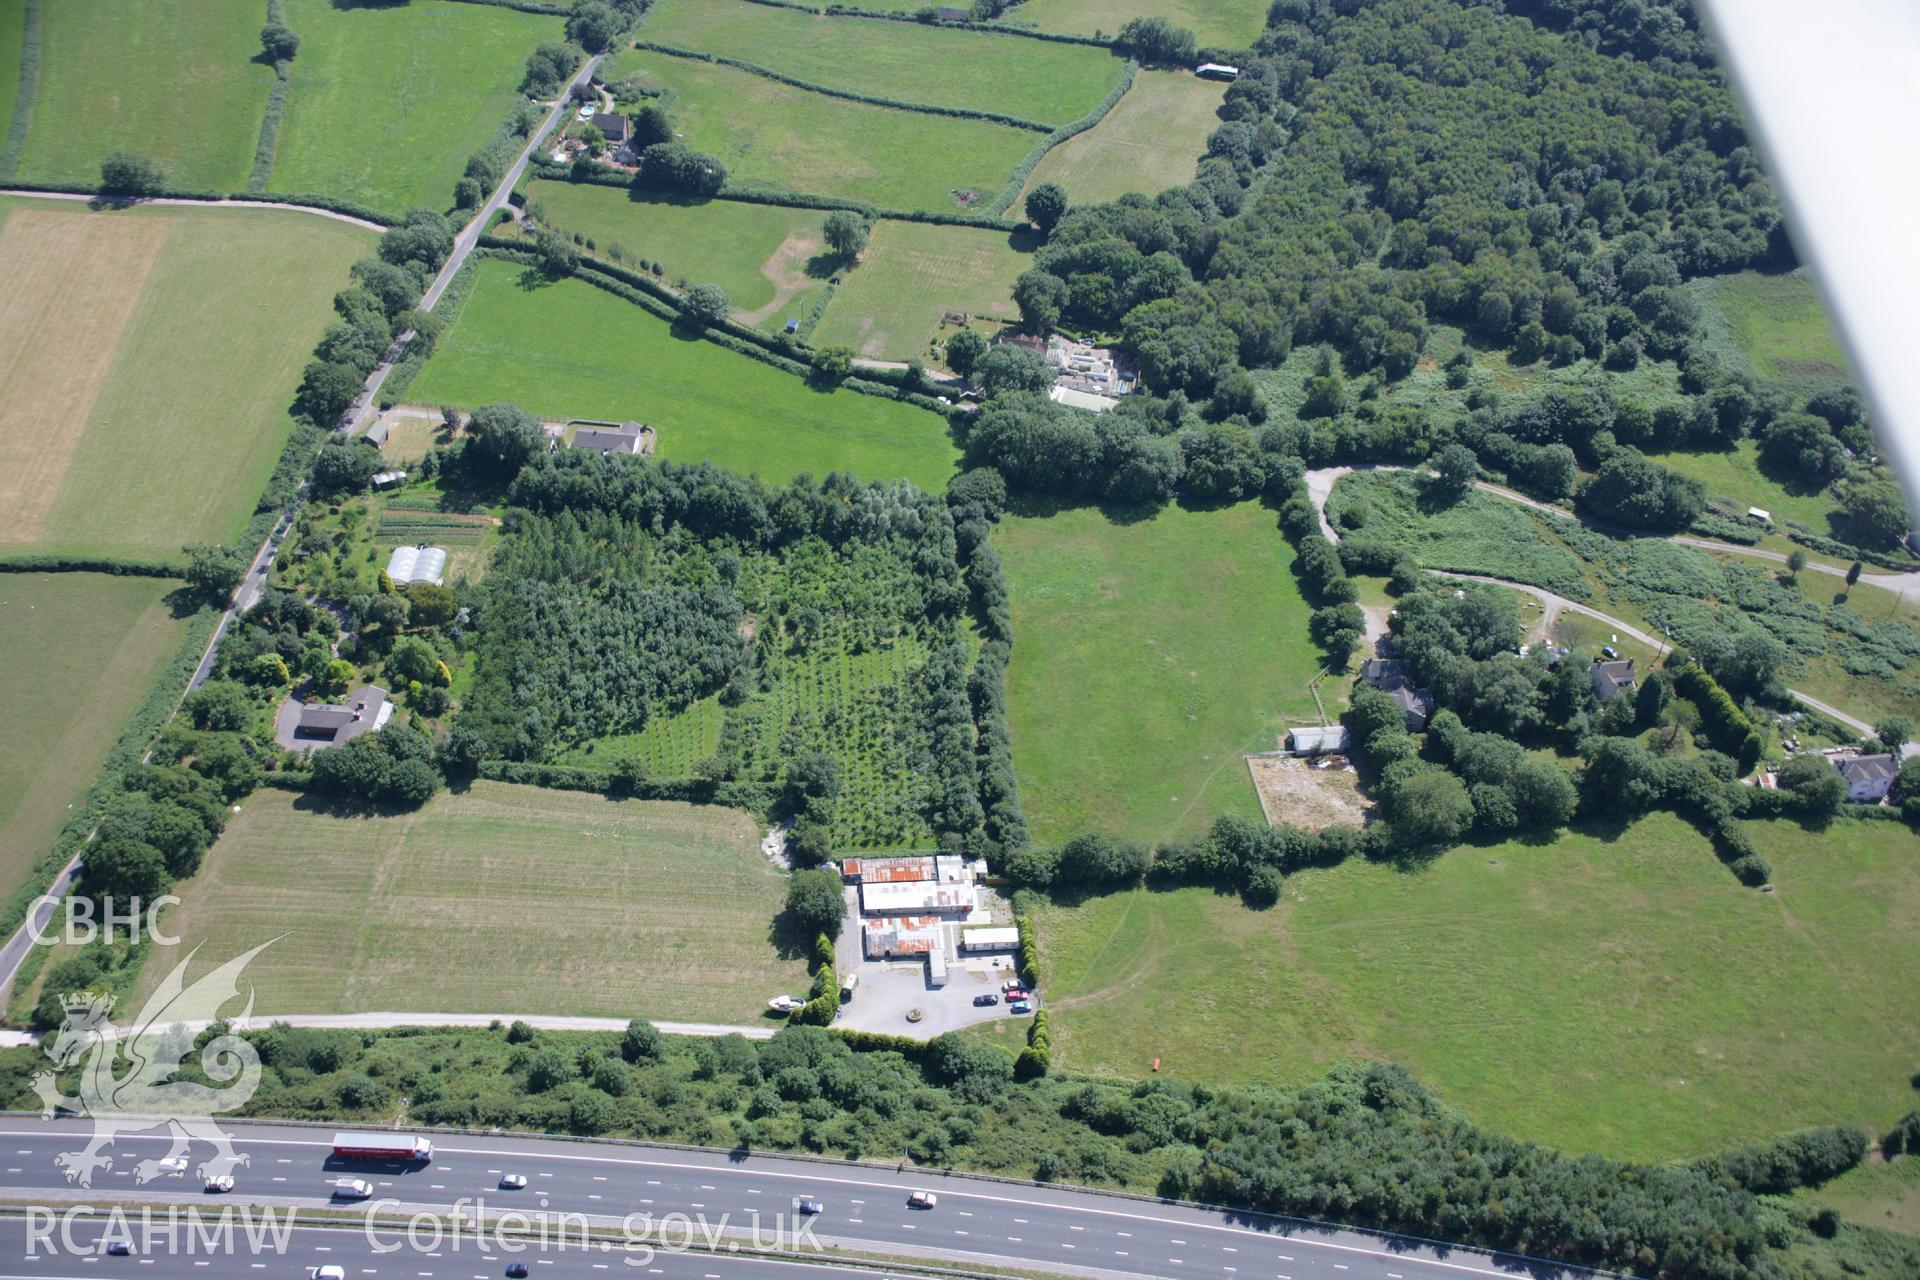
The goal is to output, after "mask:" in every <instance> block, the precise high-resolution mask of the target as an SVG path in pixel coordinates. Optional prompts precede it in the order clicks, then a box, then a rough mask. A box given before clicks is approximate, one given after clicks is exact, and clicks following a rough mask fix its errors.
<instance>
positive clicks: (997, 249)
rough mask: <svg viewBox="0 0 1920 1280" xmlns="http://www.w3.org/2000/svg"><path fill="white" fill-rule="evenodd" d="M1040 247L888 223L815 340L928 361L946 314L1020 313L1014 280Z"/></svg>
mask: <svg viewBox="0 0 1920 1280" xmlns="http://www.w3.org/2000/svg"><path fill="white" fill-rule="evenodd" d="M1034 247H1035V245H1034V244H1033V242H1032V241H1031V240H1030V238H1029V237H1027V236H1025V235H1019V234H1016V235H1013V236H1009V235H1007V234H1006V233H1005V232H1000V231H982V230H978V229H976V228H973V227H938V226H932V225H929V224H926V223H920V222H883V223H881V224H880V225H879V226H877V227H875V228H874V230H873V238H872V241H871V242H870V243H869V244H868V245H867V248H866V251H865V252H864V253H862V254H861V255H860V265H859V266H858V267H857V268H856V269H855V270H854V271H852V272H851V273H849V274H848V276H847V278H846V281H845V282H844V283H843V284H841V286H840V288H839V289H838V290H837V291H836V292H835V293H834V295H833V301H832V302H830V303H828V304H827V311H826V314H825V315H823V316H822V317H821V318H820V325H819V327H818V328H817V329H815V330H814V333H813V341H814V342H815V343H816V344H818V345H823V346H825V345H834V344H840V345H844V346H849V347H852V348H854V349H855V350H856V351H858V352H859V353H860V354H861V355H863V356H871V357H874V358H876V359H886V360H905V359H908V358H909V357H913V356H918V357H920V358H921V359H922V360H926V359H928V352H927V343H928V340H929V339H931V338H932V337H933V336H934V335H935V334H936V333H937V332H938V330H939V329H940V327H941V326H940V321H941V317H942V316H943V315H944V314H945V313H946V312H949V311H962V312H966V313H968V314H969V315H972V316H976V317H990V318H992V319H994V320H1009V321H1011V320H1018V319H1019V318H1020V309H1019V308H1018V307H1016V306H1014V305H1013V282H1014V279H1015V277H1017V276H1018V275H1019V274H1020V273H1021V272H1022V271H1025V270H1026V269H1027V265H1028V263H1029V261H1030V259H1031V255H1032V253H1033V250H1034Z"/></svg>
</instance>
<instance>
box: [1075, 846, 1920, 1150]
mask: <svg viewBox="0 0 1920 1280" xmlns="http://www.w3.org/2000/svg"><path fill="white" fill-rule="evenodd" d="M1749 826H1750V829H1751V830H1752V832H1753V835H1754V838H1755V839H1756V840H1757V841H1758V842H1759V844H1760V846H1761V848H1762V849H1763V850H1764V851H1765V852H1766V855H1767V857H1768V858H1769V859H1770V860H1771V861H1772V863H1773V869H1774V874H1773V881H1774V883H1775V884H1776V885H1777V886H1778V892H1777V893H1772V894H1760V893H1755V892H1754V891H1752V890H1751V889H1744V888H1742V887H1741V886H1740V884H1739V883H1738V882H1737V881H1735V880H1734V878H1733V877H1732V876H1730V875H1728V874H1727V872H1726V869H1725V868H1724V867H1722V866H1721V865H1720V864H1719V862H1718V861H1717V860H1716V859H1715V858H1714V856H1713V852H1712V850H1711V849H1710V848H1709V847H1708V845H1707V842H1706V841H1705V840H1704V839H1703V838H1701V837H1700V836H1698V835H1697V834H1695V833H1694V831H1693V830H1692V829H1691V828H1690V827H1688V826H1686V825H1685V824H1684V823H1682V822H1681V821H1680V820H1679V819H1677V818H1674V817H1672V816H1669V815H1658V816H1654V817H1650V818H1647V819H1645V820H1643V821H1641V822H1640V823H1638V824H1636V825H1635V826H1633V827H1632V828H1630V829H1629V830H1627V831H1626V832H1625V833H1623V834H1622V835H1621V836H1620V837H1619V838H1617V839H1612V840H1605V839H1600V838H1596V837H1595V836H1593V835H1590V834H1578V833H1576V834H1568V835H1564V836H1562V837H1561V838H1560V839H1558V840H1556V841H1554V842H1552V843H1550V844H1544V845H1533V844H1526V843H1521V842H1515V843H1509V844H1500V845H1493V846H1488V847H1477V848H1476V847H1468V848H1463V849H1458V850H1455V851H1454V852H1452V853H1449V854H1447V855H1446V856H1444V857H1442V858H1440V859H1437V860H1436V861H1434V862H1433V863H1431V864H1430V865H1428V866H1426V867H1424V868H1421V869H1419V870H1415V871H1406V870H1396V869H1393V868H1390V867H1388V866H1386V865H1382V864H1374V863H1365V862H1352V863H1348V864H1346V865H1343V866H1340V867H1337V868H1333V869H1331V870H1321V871H1309V872H1304V873H1301V874H1299V875H1296V876H1294V877H1292V878H1291V879H1290V880H1289V881H1288V885H1287V890H1286V894H1285V896H1284V898H1283V899H1282V901H1281V903H1280V905H1279V906H1278V907H1276V908H1274V909H1273V910H1271V911H1264V912H1254V911H1249V910H1248V909H1247V908H1245V907H1244V906H1242V905H1241V904H1240V902H1239V901H1238V900H1237V899H1235V898H1231V897H1223V896H1220V895H1217V894H1215V893H1213V892H1212V891H1211V890H1207V889H1184V890H1180V891H1177V892H1172V893H1155V892H1150V891H1145V890H1142V891H1138V892H1135V893H1130V894H1124V895H1119V896H1115V897H1109V898H1103V899H1098V900H1095V901H1093V902H1091V903H1088V904H1087V905H1085V906H1082V907H1077V908H1073V909H1070V910H1069V909H1063V908H1048V909H1046V910H1045V911H1044V913H1043V915H1042V917H1041V928H1042V946H1043V954H1044V956H1045V961H1046V964H1047V966H1048V970H1049V972H1051V973H1052V974H1053V975H1054V977H1053V978H1052V981H1051V984H1050V990H1049V991H1048V995H1049V1004H1050V1007H1051V1008H1052V1009H1053V1011H1054V1045H1055V1054H1056V1056H1057V1060H1058V1061H1059V1062H1060V1063H1061V1065H1063V1066H1065V1067H1066V1068H1068V1069H1071V1070H1077V1071H1096V1072H1111V1073H1118V1074H1123V1075H1128V1076H1145V1075H1147V1074H1148V1071H1147V1064H1148V1061H1149V1059H1151V1058H1154V1057H1158V1058H1159V1059H1160V1060H1161V1063H1160V1066H1161V1071H1162V1073H1163V1074H1170V1075H1173V1076H1175V1077H1176V1078H1182V1079H1190V1080H1264V1081H1271V1082H1274V1083H1280V1084H1300V1083H1304V1082H1306V1081H1308V1080H1312V1079H1316V1078H1318V1077H1319V1076H1320V1075H1321V1073H1322V1072H1323V1071H1324V1070H1325V1069H1326V1067H1327V1066H1328V1065H1329V1064H1331V1063H1333V1062H1335V1061H1338V1060H1341V1059H1347V1058H1384V1059H1389V1060H1392V1061H1394V1062H1398V1063H1401V1064H1403V1065H1405V1066H1406V1067H1408V1068H1409V1069H1411V1070H1412V1071H1413V1072H1414V1073H1415V1074H1416V1075H1418V1076H1419V1077H1420V1078H1421V1080H1423V1081H1424V1082H1425V1083H1427V1084H1428V1085H1430V1086H1432V1087H1433V1088H1434V1089H1436V1090H1437V1091H1438V1092H1439V1093H1440V1094H1441V1095H1442V1096H1443V1097H1445V1098H1446V1099H1447V1100H1448V1101H1449V1102H1451V1103H1453V1104H1454V1105H1456V1106H1459V1107H1460V1108H1461V1109H1463V1110H1464V1111H1465V1112H1466V1113H1467V1114H1468V1115H1469V1116H1471V1117H1472V1118H1473V1119H1474V1120H1475V1121H1477V1122H1479V1123H1481V1124H1484V1125H1487V1126H1489V1127H1491V1128H1493V1129H1495V1130H1496V1131H1498V1132H1501V1133H1506V1134H1511V1135H1512V1136H1514V1137H1517V1138H1525V1139H1534V1140H1537V1141H1540V1142H1544V1143H1548V1144H1550V1145H1554V1146H1559V1147H1563V1148H1565V1149H1566V1150H1569V1151H1574V1152H1581V1151H1600V1152H1605V1153H1608V1154H1611V1155H1616V1156H1623V1157H1630V1158H1636V1159H1665V1158H1670V1157H1676V1156H1685V1155H1691V1154H1694V1153H1698V1152H1702V1151H1706V1150H1709V1149H1712V1148H1714V1147H1718V1146H1720V1145H1723V1144H1726V1143H1731V1142H1737V1141H1743V1140H1747V1139H1752V1138H1757V1137H1759V1136H1761V1135H1763V1134H1767V1133H1773V1132H1777V1131H1779V1130H1782V1129H1789V1128H1793V1127H1795V1126H1799V1125H1811V1124H1824V1123H1847V1124H1859V1125H1862V1126H1864V1127H1866V1128H1868V1129H1869V1130H1871V1131H1873V1132H1875V1133H1879V1132H1881V1131H1883V1130H1884V1129H1885V1128H1886V1127H1887V1126H1888V1125H1889V1124H1890V1123H1891V1122H1892V1121H1893V1119H1894V1118H1895V1117H1896V1116H1897V1115H1899V1114H1900V1113H1901V1112H1903V1111H1905V1110H1906V1109H1908V1108H1909V1107H1911V1106H1913V1105H1914V1103H1913V1097H1914V1095H1913V1091H1912V1089H1911V1088H1909V1086H1908V1084H1907V1077H1908V1076H1909V1075H1911V1074H1912V1073H1913V1070H1914V1065H1915V1063H1914V1058H1913V1039H1912V1035H1911V1028H1912V1027H1913V1026H1914V1023H1915V1020H1916V1018H1920V984H1915V983H1913V982H1912V981H1910V980H1908V977H1909V975H1911V974H1912V973H1913V972H1914V971H1915V966H1916V965H1920V837H1916V836H1915V835H1914V834H1913V833H1912V832H1910V831H1908V830H1907V829H1906V828H1904V827H1901V826H1898V825H1895V824H1892V823H1880V822H1874V823H1863V822H1858V821H1855V820H1846V821H1841V822H1838V823H1836V824H1835V825H1834V826H1833V827H1832V829H1831V830H1830V831H1828V832H1827V833H1825V834H1816V833H1810V832H1807V831H1803V830H1802V829H1801V828H1800V827H1798V826H1796V825H1791V824H1785V823H1773V824H1767V823H1753V824H1749ZM1547 1081H1551V1082H1552V1083H1551V1087H1543V1082H1547Z"/></svg>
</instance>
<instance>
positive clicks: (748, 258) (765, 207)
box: [527, 182, 832, 324]
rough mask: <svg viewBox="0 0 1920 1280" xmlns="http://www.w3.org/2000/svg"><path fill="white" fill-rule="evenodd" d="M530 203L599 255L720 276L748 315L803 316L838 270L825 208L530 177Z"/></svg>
mask: <svg viewBox="0 0 1920 1280" xmlns="http://www.w3.org/2000/svg"><path fill="white" fill-rule="evenodd" d="M527 202H528V204H529V205H530V206H536V207H537V209H538V212H539V216H540V220H541V221H543V222H546V223H548V224H550V225H552V226H553V227H555V228H556V229H558V230H559V231H561V232H562V233H563V234H566V235H569V236H571V235H574V234H579V235H582V236H585V237H586V238H587V239H589V240H591V241H593V242H594V250H593V252H594V253H595V254H597V255H598V256H599V257H602V258H609V257H611V258H615V259H616V260H621V261H625V262H626V263H627V264H628V265H629V267H631V266H633V265H634V263H635V262H636V260H644V261H646V262H650V263H658V264H660V267H661V269H662V271H664V272H665V278H666V280H667V282H668V283H670V284H673V285H675V286H682V285H683V284H684V285H693V284H717V285H719V286H720V287H721V288H722V289H725V290H726V291H727V297H728V298H730V299H731V300H732V301H733V305H734V307H735V308H736V310H737V311H738V312H739V313H740V314H739V315H738V316H737V318H738V319H740V320H741V321H743V322H744V323H748V324H760V323H765V322H767V321H777V322H780V323H784V322H785V319H786V318H787V317H788V316H793V317H798V316H801V315H804V314H805V313H806V310H807V305H808V303H809V302H810V301H811V299H812V298H813V297H814V296H815V295H816V294H817V293H818V292H819V290H820V289H821V288H822V287H823V285H824V284H825V277H826V276H827V275H830V274H831V273H832V267H831V265H829V264H827V263H825V262H824V261H822V260H821V259H820V258H819V255H820V251H821V249H822V247H823V244H824V241H823V240H822V239H821V234H820V223H821V221H822V219H824V218H825V216H826V215H825V214H824V213H822V212H820V211H819V210H817V209H789V208H786V207H784V206H781V205H773V204H750V203H747V202H746V201H740V200H689V199H685V198H676V197H673V196H667V195H647V194H643V193H636V192H630V191H626V190H623V189H621V188H617V187H597V186H593V185H591V184H588V183H575V182H529V183H528V184H527ZM615 249H618V250H619V252H618V253H617V254H616V253H614V252H612V251H613V250H615Z"/></svg>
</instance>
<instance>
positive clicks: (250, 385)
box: [0, 199, 374, 558]
mask: <svg viewBox="0 0 1920 1280" xmlns="http://www.w3.org/2000/svg"><path fill="white" fill-rule="evenodd" d="M0 219H4V221H3V222H0V261H5V262H7V263H9V264H10V270H9V272H7V273H6V275H5V278H4V279H3V280H0V353H4V354H0V550H6V551H15V552H17V551H26V550H33V551H60V552H75V553H86V554H104V555H122V556H140V557H147V558H157V557H166V556H178V554H179V551H180V546H181V544H182V543H184V542H190V541H197V540H211V541H222V540H225V539H228V538H231V537H233V536H235V535H236V534H238V533H239V532H240V530H241V529H242V528H243V527H244V525H245V523H246V519H247V516H248V515H249V514H250V513H251V512H252V511H253V506H254V502H255V501H256V500H257V499H258V497H259V495H260V491H261V489H262V488H263V487H264V486H265V484H266V480H267V476H268V475H269V474H270V473H271V472H272V470H273V464H274V460H275V458H276V457H278V455H279V453H280V449H281V447H282V445H283V444H284V443H285V440H286V433H287V430H288V427H289V423H288V418H287V406H288V404H289V402H290V401H291V400H292V397H293V391H294V388H295V386H296V385H297V384H298V382H299V379H300V370H301V367H302V366H303V365H304V364H305V363H306V361H307V359H308V358H309V356H310V354H311V352H312V348H313V343H314V341H315V339H316V338H317V337H318V336H319V334H320V331H321V329H322V328H323V327H325V325H326V324H327V322H328V321H329V320H330V319H332V318H333V313H332V308H331V306H330V305H329V299H330V298H331V297H332V295H333V294H334V292H335V291H336V290H338V289H340V288H341V287H343V286H344V285H345V284H346V283H347V268H348V266H349V265H350V264H352V263H353V262H354V261H355V260H357V259H359V258H362V257H365V256H366V255H367V254H368V253H369V252H371V250H372V248H373V243H374V237H373V235H372V233H370V232H368V231H365V230H363V229H361V228H357V227H353V226H350V225H348V224H346V223H343V222H340V221H337V220H335V219H329V218H321V217H316V216H314V215H312V214H306V213H292V212H287V211H283V210H277V209H258V208H245V207H239V208H230V209H188V208H178V207H154V206H147V207H143V208H137V209H126V210H118V211H114V212H106V213H92V212H89V211H88V210H87V208H86V206H85V205H83V204H78V203H69V202H65V201H53V200H30V199H12V200H4V201H0Z"/></svg>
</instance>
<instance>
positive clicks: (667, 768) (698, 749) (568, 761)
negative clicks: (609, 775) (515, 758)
mask: <svg viewBox="0 0 1920 1280" xmlns="http://www.w3.org/2000/svg"><path fill="white" fill-rule="evenodd" d="M726 714H727V713H726V711H725V709H723V708H722V707H721V705H720V695H719V694H717V693H716V694H712V695H710V696H708V697H705V698H702V699H700V701H698V702H696V703H694V704H693V705H692V706H690V707H688V708H686V709H685V710H684V711H681V712H679V713H677V714H675V715H670V716H663V717H661V718H659V719H657V720H649V721H648V722H647V727H646V728H644V729H642V730H640V732H638V733H622V734H616V735H613V736H610V737H605V738H597V739H595V740H593V741H592V742H589V743H586V744H585V745H583V746H578V747H574V748H573V749H571V750H568V751H562V752H558V753H556V754H555V755H554V758H553V762H554V763H555V764H563V765H570V766H572V767H573V768H576V769H600V770H604V771H608V772H611V771H612V770H613V769H614V768H616V767H617V766H619V765H620V763H621V762H622V761H625V760H638V761H639V762H640V764H641V765H642V767H644V768H645V769H646V771H647V775H646V776H647V777H649V778H691V777H693V776H694V770H695V769H696V768H697V767H698V766H699V764H700V763H701V762H702V761H703V760H705V759H706V758H707V757H708V756H711V755H712V754H713V753H714V752H715V751H716V750H717V749H718V748H719V746H720V726H721V725H722V723H724V722H725V720H726Z"/></svg>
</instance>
